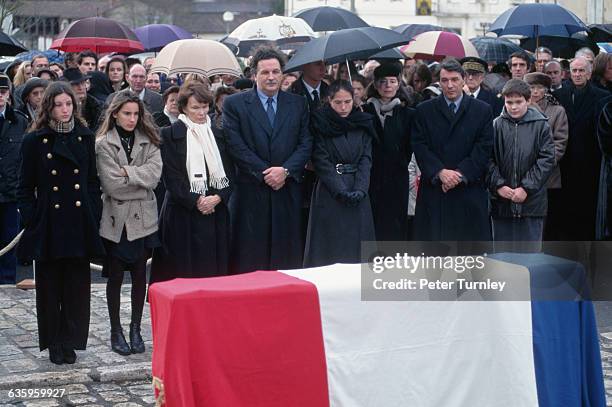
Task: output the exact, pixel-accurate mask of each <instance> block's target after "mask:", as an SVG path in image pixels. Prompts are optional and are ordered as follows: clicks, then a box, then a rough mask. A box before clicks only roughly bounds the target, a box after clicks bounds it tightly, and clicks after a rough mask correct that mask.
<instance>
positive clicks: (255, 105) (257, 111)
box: [245, 89, 279, 136]
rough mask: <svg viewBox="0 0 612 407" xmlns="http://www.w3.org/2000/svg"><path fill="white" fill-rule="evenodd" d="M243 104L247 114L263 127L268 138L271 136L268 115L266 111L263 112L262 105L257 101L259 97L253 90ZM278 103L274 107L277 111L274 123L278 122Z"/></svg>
mask: <svg viewBox="0 0 612 407" xmlns="http://www.w3.org/2000/svg"><path fill="white" fill-rule="evenodd" d="M245 102H246V103H247V110H248V111H249V114H250V115H251V116H252V117H253V118H254V119H255V120H256V121H257V122H258V123H259V124H260V125H261V127H263V129H264V130H265V131H266V132H267V133H268V136H271V135H272V130H273V129H272V125H271V124H270V121H269V120H268V115H267V114H266V111H265V110H264V108H263V106H262V104H261V100H260V99H259V95H258V94H257V90H255V89H253V90H252V91H251V92H250V94H249V97H247V98H246V99H245ZM278 105H279V103H278V100H277V106H276V110H277V114H276V118H275V121H276V120H278V116H279V115H278V110H279V106H278Z"/></svg>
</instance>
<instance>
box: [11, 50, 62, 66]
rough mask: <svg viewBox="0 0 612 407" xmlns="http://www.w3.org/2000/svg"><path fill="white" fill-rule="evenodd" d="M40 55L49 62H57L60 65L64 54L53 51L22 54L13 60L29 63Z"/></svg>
mask: <svg viewBox="0 0 612 407" xmlns="http://www.w3.org/2000/svg"><path fill="white" fill-rule="evenodd" d="M41 54H42V55H44V56H46V57H47V59H48V60H49V62H59V63H61V64H63V63H64V54H63V53H61V52H59V51H57V50H54V49H49V50H46V51H27V52H22V53H21V54H17V55H15V58H16V59H20V60H22V61H31V60H32V58H33V57H34V56H35V55H41Z"/></svg>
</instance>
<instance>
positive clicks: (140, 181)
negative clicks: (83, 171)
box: [96, 92, 162, 355]
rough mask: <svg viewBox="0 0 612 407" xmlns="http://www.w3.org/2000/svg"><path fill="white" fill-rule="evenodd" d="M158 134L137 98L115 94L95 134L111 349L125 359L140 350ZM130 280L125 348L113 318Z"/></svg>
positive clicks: (152, 239) (153, 229) (153, 233)
mask: <svg viewBox="0 0 612 407" xmlns="http://www.w3.org/2000/svg"><path fill="white" fill-rule="evenodd" d="M159 142H160V139H159V135H158V134H157V130H156V128H155V126H154V124H153V121H152V118H151V116H150V115H149V113H148V112H147V111H146V110H145V107H144V105H143V103H142V101H141V100H140V99H139V98H138V95H137V94H135V93H133V92H123V93H118V94H117V96H115V98H114V99H113V101H112V103H111V105H110V106H109V107H108V109H107V111H106V113H105V119H104V122H103V123H102V125H101V126H100V129H99V131H98V136H97V140H96V156H97V164H98V172H99V177H100V183H101V185H102V192H103V194H102V203H103V207H102V219H101V220H100V236H102V238H103V240H104V243H105V247H106V259H105V262H104V270H103V275H104V276H105V277H108V283H107V285H106V299H107V303H108V313H109V316H110V323H111V348H112V350H113V351H115V352H117V353H119V354H121V355H128V354H130V353H142V352H144V348H145V347H144V342H143V341H142V337H141V335H140V321H141V318H142V308H143V306H144V301H145V293H146V261H147V258H148V257H149V252H150V249H152V248H153V247H156V246H158V245H159V241H158V238H157V201H156V200H155V194H154V193H153V190H154V189H155V187H156V186H157V184H158V183H159V180H160V177H161V172H162V160H161V155H160V151H159ZM126 270H130V273H131V277H132V321H131V323H130V345H128V344H127V342H126V340H125V337H124V336H123V330H122V329H121V322H120V319H119V306H120V293H121V284H122V282H123V272H124V271H126Z"/></svg>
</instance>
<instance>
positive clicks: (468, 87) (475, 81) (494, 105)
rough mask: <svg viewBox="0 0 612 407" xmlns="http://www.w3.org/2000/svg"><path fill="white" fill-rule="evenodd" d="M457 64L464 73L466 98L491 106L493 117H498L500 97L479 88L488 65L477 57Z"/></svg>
mask: <svg viewBox="0 0 612 407" xmlns="http://www.w3.org/2000/svg"><path fill="white" fill-rule="evenodd" d="M459 62H460V63H461V67H462V68H463V70H464V71H465V86H464V87H463V90H464V92H465V93H466V94H467V95H468V96H471V97H475V98H476V99H478V100H482V101H483V102H486V103H487V104H488V105H489V106H491V110H492V111H493V117H497V116H499V115H500V113H501V111H502V108H503V105H504V103H503V101H502V99H501V97H498V96H497V95H496V94H495V93H493V92H491V91H490V90H488V89H485V88H484V87H482V86H481V85H482V81H483V79H484V77H485V74H486V73H487V68H488V64H487V63H486V62H485V61H484V60H482V59H480V58H477V57H465V58H463V59H461V60H460V61H459ZM500 96H501V95H500Z"/></svg>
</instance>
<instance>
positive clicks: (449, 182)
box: [438, 169, 463, 193]
mask: <svg viewBox="0 0 612 407" xmlns="http://www.w3.org/2000/svg"><path fill="white" fill-rule="evenodd" d="M462 177H463V174H461V173H460V172H459V171H455V170H446V169H444V170H441V171H440V172H439V173H438V178H439V179H440V182H441V183H442V191H443V192H444V193H446V192H448V191H450V190H451V189H453V188H455V187H456V186H457V185H459V184H460V183H461V178H462Z"/></svg>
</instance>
